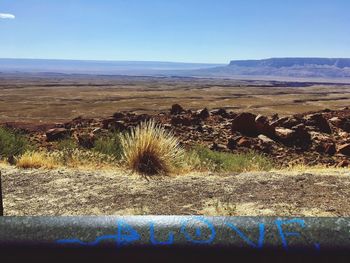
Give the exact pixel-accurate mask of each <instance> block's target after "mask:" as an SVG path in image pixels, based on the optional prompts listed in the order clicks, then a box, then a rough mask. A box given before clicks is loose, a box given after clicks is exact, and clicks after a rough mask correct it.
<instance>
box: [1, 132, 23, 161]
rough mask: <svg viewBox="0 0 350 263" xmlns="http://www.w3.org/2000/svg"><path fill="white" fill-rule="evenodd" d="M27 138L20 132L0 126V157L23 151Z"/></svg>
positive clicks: (18, 153) (14, 154)
mask: <svg viewBox="0 0 350 263" xmlns="http://www.w3.org/2000/svg"><path fill="white" fill-rule="evenodd" d="M28 147H29V142H28V140H27V139H26V138H25V137H24V136H23V135H21V134H19V133H16V132H13V131H10V130H8V129H5V128H1V127H0V159H1V158H7V157H10V156H16V155H20V154H22V153H24V152H25V151H26V150H27V149H28Z"/></svg>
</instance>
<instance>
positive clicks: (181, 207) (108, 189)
mask: <svg viewBox="0 0 350 263" xmlns="http://www.w3.org/2000/svg"><path fill="white" fill-rule="evenodd" d="M0 169H1V171H2V184H3V195H4V210H5V215H7V216H29V215H35V216H36V215H51V216H58V215H142V214H147V215H171V214H176V215H189V214H195V215H232V216H332V217H336V216H350V202H349V199H350V171H349V170H348V169H337V170H329V171H323V172H322V171H317V172H290V171H288V172H287V171H286V172H281V171H275V172H254V173H242V174H225V175H224V174H222V175H218V174H192V175H181V176H172V177H162V178H157V179H152V178H144V177H140V176H137V175H129V174H126V173H122V172H120V171H119V172H118V171H79V170H67V169H59V170H52V171H44V170H19V169H16V168H14V167H9V166H3V167H0Z"/></svg>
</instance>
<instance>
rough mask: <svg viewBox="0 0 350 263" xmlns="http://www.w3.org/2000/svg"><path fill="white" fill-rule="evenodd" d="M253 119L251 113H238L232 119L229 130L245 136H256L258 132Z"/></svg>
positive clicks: (254, 116) (253, 116)
mask: <svg viewBox="0 0 350 263" xmlns="http://www.w3.org/2000/svg"><path fill="white" fill-rule="evenodd" d="M255 118H256V115H254V114H252V113H249V112H243V113H240V114H238V115H237V116H236V117H235V118H234V119H233V121H232V126H231V130H232V131H233V132H240V133H242V134H244V135H247V136H257V135H258V134H259V132H258V129H257V126H256V123H255Z"/></svg>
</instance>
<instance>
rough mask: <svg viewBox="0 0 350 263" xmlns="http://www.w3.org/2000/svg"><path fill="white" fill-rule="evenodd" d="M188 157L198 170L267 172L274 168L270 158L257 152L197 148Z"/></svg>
mask: <svg viewBox="0 0 350 263" xmlns="http://www.w3.org/2000/svg"><path fill="white" fill-rule="evenodd" d="M187 156H188V159H189V160H190V162H191V165H192V166H193V168H194V169H196V170H210V171H214V172H245V171H267V170H270V169H272V168H273V162H272V161H271V160H270V159H269V158H268V157H266V156H264V155H262V154H259V153H255V152H249V153H239V154H232V153H225V152H217V151H212V150H210V149H208V148H206V147H203V146H196V147H194V148H193V149H192V150H191V151H189V152H188V153H187Z"/></svg>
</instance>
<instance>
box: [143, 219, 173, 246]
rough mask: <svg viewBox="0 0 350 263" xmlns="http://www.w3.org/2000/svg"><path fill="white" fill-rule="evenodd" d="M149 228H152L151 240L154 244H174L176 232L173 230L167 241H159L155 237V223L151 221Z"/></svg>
mask: <svg viewBox="0 0 350 263" xmlns="http://www.w3.org/2000/svg"><path fill="white" fill-rule="evenodd" d="M149 230H150V241H151V243H152V245H172V244H173V243H174V233H173V232H170V233H169V235H168V240H167V241H158V240H156V238H155V234H154V223H153V222H151V223H150V227H149Z"/></svg>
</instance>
